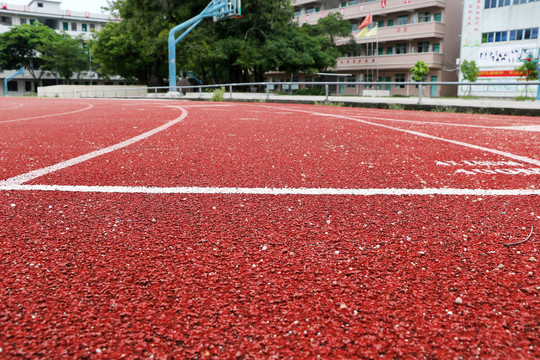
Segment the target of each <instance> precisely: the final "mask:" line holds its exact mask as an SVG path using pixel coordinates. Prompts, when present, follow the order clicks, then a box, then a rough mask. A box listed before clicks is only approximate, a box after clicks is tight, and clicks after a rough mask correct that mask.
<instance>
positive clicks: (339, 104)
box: [315, 101, 345, 107]
mask: <svg viewBox="0 0 540 360" xmlns="http://www.w3.org/2000/svg"><path fill="white" fill-rule="evenodd" d="M315 105H325V106H336V107H343V106H345V103H342V102H339V103H336V102H318V101H315Z"/></svg>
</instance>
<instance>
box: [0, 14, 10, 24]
mask: <svg viewBox="0 0 540 360" xmlns="http://www.w3.org/2000/svg"><path fill="white" fill-rule="evenodd" d="M0 24H2V25H8V26H11V25H13V18H12V17H11V16H0Z"/></svg>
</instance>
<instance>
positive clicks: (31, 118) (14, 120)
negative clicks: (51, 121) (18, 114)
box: [0, 103, 94, 124]
mask: <svg viewBox="0 0 540 360" xmlns="http://www.w3.org/2000/svg"><path fill="white" fill-rule="evenodd" d="M78 104H84V105H88V106H87V107H85V108H84V109H79V110H74V111H68V112H63V113H56V114H49V115H40V116H33V117H28V118H22V119H13V120H4V121H0V124H4V123H10V122H17V121H25V120H34V119H42V118H46V117H53V116H61V115H69V114H75V113H78V112H82V111H86V110H90V109H91V108H93V107H94V105H92V104H88V103H78Z"/></svg>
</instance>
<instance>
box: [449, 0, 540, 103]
mask: <svg viewBox="0 0 540 360" xmlns="http://www.w3.org/2000/svg"><path fill="white" fill-rule="evenodd" d="M539 27H540V0H536V1H535V0H465V2H464V13H463V29H462V40H461V57H460V58H461V61H465V60H467V61H475V62H476V65H477V66H478V68H479V69H480V76H479V77H478V83H479V84H482V85H480V86H478V85H475V86H472V87H470V88H469V87H468V86H462V87H460V91H459V92H460V94H468V93H469V90H470V93H471V95H478V96H492V97H515V96H520V95H525V94H527V92H526V87H525V86H512V85H488V84H489V83H493V82H499V83H504V82H516V81H518V80H520V76H519V74H518V73H517V72H516V71H515V68H516V67H519V66H520V65H521V64H522V63H523V60H524V59H527V58H531V59H534V58H535V57H537V56H538V52H539V50H540V38H539V37H538V32H539ZM521 79H522V78H521ZM529 90H530V91H531V92H529V93H528V95H529V96H532V95H533V93H534V95H536V89H529Z"/></svg>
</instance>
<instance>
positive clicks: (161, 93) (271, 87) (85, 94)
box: [75, 81, 540, 104]
mask: <svg viewBox="0 0 540 360" xmlns="http://www.w3.org/2000/svg"><path fill="white" fill-rule="evenodd" d="M302 85H303V86H305V87H320V88H321V89H324V90H323V93H324V95H320V96H323V97H324V99H325V101H327V102H328V101H329V97H330V96H331V89H334V88H335V89H337V88H338V87H340V86H359V87H360V90H362V89H363V90H370V91H371V92H372V93H373V91H374V90H375V95H377V93H376V91H377V88H383V87H385V86H387V85H388V86H395V87H400V88H403V87H407V86H413V87H418V104H422V98H423V97H425V95H423V93H422V90H423V89H426V88H428V87H430V86H456V87H461V89H462V91H463V92H464V93H466V92H467V91H469V90H470V89H471V88H474V87H478V86H480V87H483V88H486V87H487V91H489V88H490V87H491V88H492V89H493V88H495V87H497V86H504V87H508V86H515V87H516V88H517V89H518V88H519V89H521V90H523V91H525V90H527V91H528V92H530V93H531V94H534V87H536V89H537V90H536V100H540V81H534V82H532V81H528V82H524V81H514V82H489V83H488V82H450V81H447V82H442V81H441V82H400V81H380V82H376V81H371V82H366V81H360V82H352V81H351V82H336V81H333V82H305V81H304V82H256V83H230V84H214V85H188V86H176V87H175V89H176V92H172V93H171V92H170V91H169V90H170V88H169V87H168V86H161V87H148V88H147V87H141V88H140V89H138V88H133V87H131V88H126V89H121V88H115V89H111V90H107V89H99V90H96V91H93V90H83V91H76V92H75V97H76V98H97V97H109V98H110V97H113V98H114V97H118V98H129V97H136V98H140V97H161V98H163V97H167V96H169V97H174V98H182V96H184V94H185V93H186V92H188V91H191V92H198V93H199V98H200V99H202V98H204V96H203V94H205V93H208V92H211V91H212V90H215V89H221V88H224V89H225V91H226V92H228V99H230V100H232V99H234V95H233V94H234V93H233V89H235V91H236V94H237V93H259V94H264V96H263V97H261V98H260V99H261V100H265V99H266V100H270V98H271V96H275V95H278V96H279V94H276V93H274V91H275V90H276V89H277V88H278V87H279V88H280V91H279V93H285V92H288V93H289V95H292V94H293V90H296V89H300V86H302ZM378 91H379V92H380V94H384V90H382V91H381V90H378ZM361 93H362V92H361V91H360V94H361ZM339 95H340V94H333V96H339ZM349 96H350V95H349ZM354 96H356V97H361V96H362V95H354ZM380 96H389V95H380Z"/></svg>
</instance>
